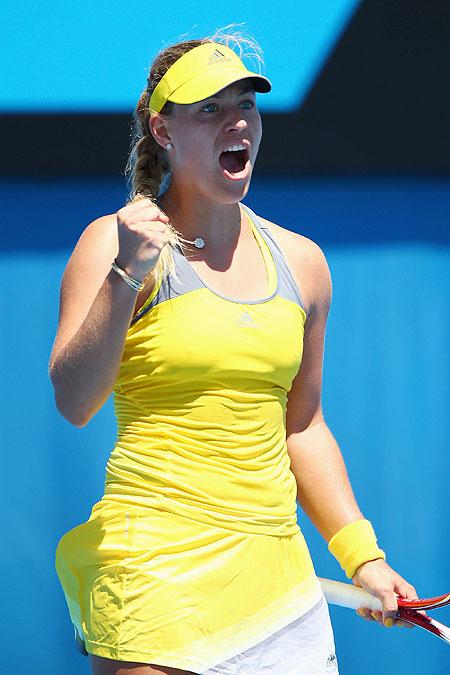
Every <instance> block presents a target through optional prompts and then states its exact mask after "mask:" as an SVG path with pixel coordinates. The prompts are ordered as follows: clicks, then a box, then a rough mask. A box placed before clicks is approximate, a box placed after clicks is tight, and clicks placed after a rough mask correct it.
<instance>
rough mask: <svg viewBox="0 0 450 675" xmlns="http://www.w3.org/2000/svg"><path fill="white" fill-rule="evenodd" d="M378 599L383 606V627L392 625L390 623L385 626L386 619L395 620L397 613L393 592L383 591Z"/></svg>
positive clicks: (395, 598)
mask: <svg viewBox="0 0 450 675" xmlns="http://www.w3.org/2000/svg"><path fill="white" fill-rule="evenodd" d="M378 597H379V598H380V600H381V604H382V606H383V611H382V616H381V622H382V623H383V624H384V625H392V624H391V622H389V624H386V620H387V619H395V618H396V616H397V611H398V604H397V597H396V594H395V593H394V591H393V590H385V591H383V592H381V593H380V594H379V595H378Z"/></svg>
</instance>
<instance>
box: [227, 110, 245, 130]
mask: <svg viewBox="0 0 450 675" xmlns="http://www.w3.org/2000/svg"><path fill="white" fill-rule="evenodd" d="M247 127H248V124H247V120H246V119H245V118H244V117H243V116H242V112H241V111H239V112H236V111H233V113H230V115H229V116H228V119H227V121H226V126H225V129H226V131H244V130H245V129H247Z"/></svg>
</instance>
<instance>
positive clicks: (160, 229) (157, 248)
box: [116, 198, 171, 281]
mask: <svg viewBox="0 0 450 675" xmlns="http://www.w3.org/2000/svg"><path fill="white" fill-rule="evenodd" d="M116 217H117V229H118V235H119V254H118V256H117V259H116V260H117V264H118V266H119V267H120V268H121V269H123V270H124V271H125V272H126V273H127V274H129V275H130V276H131V277H133V278H134V279H137V280H138V281H142V280H143V279H144V277H145V276H146V275H147V274H148V273H149V272H151V270H152V269H153V268H154V267H155V266H156V264H157V262H158V260H159V257H160V255H161V251H162V249H163V248H164V246H165V245H166V244H167V243H168V242H169V241H170V238H171V237H170V235H171V228H170V226H169V224H168V223H169V219H168V217H167V216H166V214H165V213H163V212H162V211H161V209H159V208H158V207H157V206H156V205H155V203H154V202H153V201H152V200H151V199H148V198H145V199H139V200H138V201H135V202H132V203H131V204H127V205H126V206H124V207H123V208H121V209H119V211H117V214H116Z"/></svg>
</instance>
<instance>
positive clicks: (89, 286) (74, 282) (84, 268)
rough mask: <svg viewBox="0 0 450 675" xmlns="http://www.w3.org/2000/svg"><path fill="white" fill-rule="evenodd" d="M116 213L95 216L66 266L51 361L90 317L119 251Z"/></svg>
mask: <svg viewBox="0 0 450 675" xmlns="http://www.w3.org/2000/svg"><path fill="white" fill-rule="evenodd" d="M118 247H119V243H118V235H117V225H116V216H115V215H107V216H102V217H101V218H98V219H97V220H94V221H93V222H92V223H90V224H89V225H88V226H87V228H86V229H85V230H84V232H83V234H82V235H81V237H80V239H79V240H78V243H77V245H76V246H75V248H74V250H73V252H72V255H71V256H70V259H69V261H68V263H67V265H66V268H65V270H64V274H63V278H62V282H61V290H60V304H59V319H58V328H57V332H56V338H55V342H54V344H53V349H52V353H51V356H50V364H51V363H52V362H53V360H54V358H55V356H56V355H57V353H58V352H59V351H60V350H61V349H62V348H63V347H64V346H65V345H66V344H67V343H68V342H69V341H70V340H71V338H72V337H73V336H74V335H75V333H76V332H77V331H78V329H79V328H80V326H81V324H82V323H83V321H84V319H85V318H86V316H87V314H88V312H89V310H90V308H91V306H92V303H93V302H94V300H95V297H96V296H97V294H98V292H99V290H100V288H101V286H102V284H103V282H104V281H105V278H106V277H107V275H108V273H109V271H110V269H111V263H112V262H113V260H114V258H116V256H117V253H118Z"/></svg>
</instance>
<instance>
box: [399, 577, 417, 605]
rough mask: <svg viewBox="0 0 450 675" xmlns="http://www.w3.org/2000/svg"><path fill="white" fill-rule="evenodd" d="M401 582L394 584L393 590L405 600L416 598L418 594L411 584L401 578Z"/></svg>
mask: <svg viewBox="0 0 450 675" xmlns="http://www.w3.org/2000/svg"><path fill="white" fill-rule="evenodd" d="M402 581H403V583H400V584H398V585H397V586H396V588H395V590H396V592H397V593H398V595H399V596H400V597H401V598H404V599H405V600H418V599H419V596H418V595H417V591H416V589H415V588H414V586H412V585H411V584H408V583H407V582H406V581H404V580H402Z"/></svg>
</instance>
